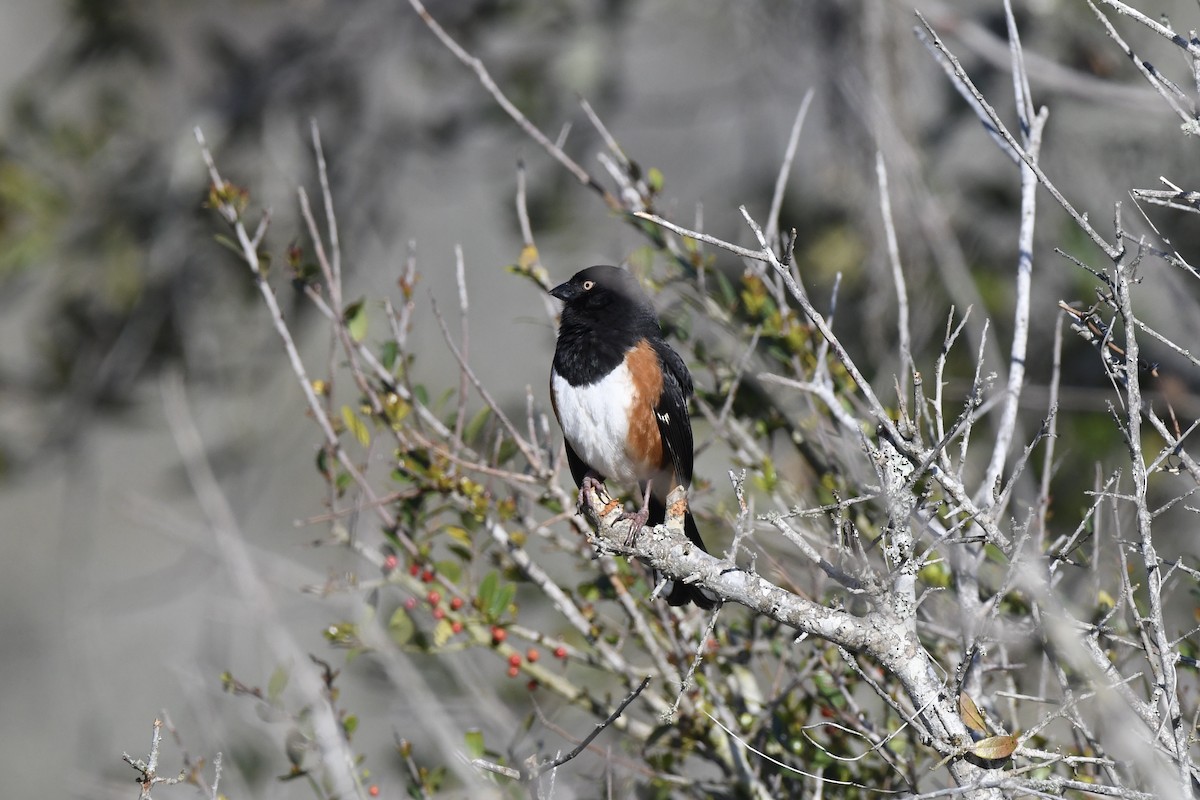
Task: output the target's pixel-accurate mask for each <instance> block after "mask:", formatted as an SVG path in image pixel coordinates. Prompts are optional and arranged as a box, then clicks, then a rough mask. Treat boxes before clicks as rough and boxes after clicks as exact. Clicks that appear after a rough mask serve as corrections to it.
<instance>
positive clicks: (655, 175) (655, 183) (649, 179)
mask: <svg viewBox="0 0 1200 800" xmlns="http://www.w3.org/2000/svg"><path fill="white" fill-rule="evenodd" d="M663 180H664V179H663V174H662V170H660V169H659V168H658V167H651V168H650V169H649V170H647V171H646V185H647V186H649V187H650V191H652V192H654V193H655V194H659V193H660V192H662V190H663Z"/></svg>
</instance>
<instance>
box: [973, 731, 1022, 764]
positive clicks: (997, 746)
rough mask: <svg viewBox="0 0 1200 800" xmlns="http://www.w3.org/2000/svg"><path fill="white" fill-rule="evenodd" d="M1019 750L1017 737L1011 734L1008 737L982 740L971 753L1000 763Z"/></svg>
mask: <svg viewBox="0 0 1200 800" xmlns="http://www.w3.org/2000/svg"><path fill="white" fill-rule="evenodd" d="M1016 749H1017V735H1016V734H1015V733H1010V734H1009V735H1007V736H989V737H988V738H986V739H980V740H979V741H978V742H976V743H975V746H974V747H972V748H971V752H973V753H975V755H977V756H979V757H980V758H982V759H985V760H987V761H998V760H1000V759H1004V758H1008V757H1009V756H1011V755H1012V754H1013V751H1014V750H1016Z"/></svg>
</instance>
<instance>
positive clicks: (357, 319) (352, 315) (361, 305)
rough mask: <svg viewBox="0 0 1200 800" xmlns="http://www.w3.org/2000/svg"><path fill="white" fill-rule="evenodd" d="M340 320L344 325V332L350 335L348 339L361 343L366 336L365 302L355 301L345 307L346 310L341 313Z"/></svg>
mask: <svg viewBox="0 0 1200 800" xmlns="http://www.w3.org/2000/svg"><path fill="white" fill-rule="evenodd" d="M342 320H343V321H344V322H345V323H346V330H347V331H348V332H349V333H350V338H351V339H353V340H354V341H356V342H361V341H362V340H363V339H364V338H365V337H366V335H367V304H366V302H365V301H363V300H356V301H355V302H353V303H351V304H350V305H348V306H346V310H345V311H343V312H342Z"/></svg>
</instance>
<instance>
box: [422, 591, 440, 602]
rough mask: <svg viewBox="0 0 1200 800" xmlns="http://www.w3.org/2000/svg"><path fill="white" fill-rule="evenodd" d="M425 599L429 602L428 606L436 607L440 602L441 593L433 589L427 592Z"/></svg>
mask: <svg viewBox="0 0 1200 800" xmlns="http://www.w3.org/2000/svg"><path fill="white" fill-rule="evenodd" d="M425 599H426V600H428V601H429V605H431V606H436V605H437V604H438V603H440V602H442V593H441V592H439V591H438V590H437V589H433V590H432V591H430V592H429V594H427V595H425Z"/></svg>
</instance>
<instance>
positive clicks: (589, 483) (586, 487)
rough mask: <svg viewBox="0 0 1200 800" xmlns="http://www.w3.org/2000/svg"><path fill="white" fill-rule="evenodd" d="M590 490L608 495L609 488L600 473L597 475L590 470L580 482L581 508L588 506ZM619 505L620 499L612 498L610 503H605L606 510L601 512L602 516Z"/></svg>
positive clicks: (601, 494) (605, 515)
mask: <svg viewBox="0 0 1200 800" xmlns="http://www.w3.org/2000/svg"><path fill="white" fill-rule="evenodd" d="M588 492H595V493H596V494H597V495H600V496H603V497H607V496H608V489H607V487H605V485H604V479H603V478H601V477H600V476H599V475H597V474H596V473H594V472H589V473H588V474H587V475H584V476H583V481H582V482H581V483H580V484H579V507H580V508H584V507H586V506H587V504H588V501H587V493H588ZM618 505H620V502H619V501H617V500H612V499H610V500H609V501H608V503H606V504H605V506H604V510H603V511H602V512H601V513H600V516H601V517H607V516H608V515H609V514H611V513H612V510H613V509H614V508H616V507H617V506H618Z"/></svg>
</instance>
